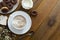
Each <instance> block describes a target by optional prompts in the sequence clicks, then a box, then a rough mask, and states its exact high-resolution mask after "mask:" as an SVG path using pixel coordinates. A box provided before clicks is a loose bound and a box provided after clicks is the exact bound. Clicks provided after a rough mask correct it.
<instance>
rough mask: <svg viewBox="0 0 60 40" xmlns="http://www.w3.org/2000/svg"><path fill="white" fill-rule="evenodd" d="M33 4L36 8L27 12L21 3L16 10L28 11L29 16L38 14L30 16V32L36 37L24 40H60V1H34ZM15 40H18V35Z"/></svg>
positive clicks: (26, 37)
mask: <svg viewBox="0 0 60 40" xmlns="http://www.w3.org/2000/svg"><path fill="white" fill-rule="evenodd" d="M33 2H34V7H33V8H32V9H30V10H25V9H23V8H22V7H21V1H20V5H19V6H18V8H17V9H16V10H15V11H17V10H23V11H26V12H27V13H28V14H29V15H30V14H32V13H33V12H34V11H35V12H36V13H37V14H38V15H37V16H32V15H30V16H31V19H32V27H31V29H30V31H29V32H31V31H33V32H34V35H32V36H25V37H24V38H22V40H60V0H33ZM7 15H8V14H7ZM29 32H28V33H29ZM23 36H24V35H23ZM19 37H21V36H19ZM15 40H18V35H17V37H16V39H15Z"/></svg>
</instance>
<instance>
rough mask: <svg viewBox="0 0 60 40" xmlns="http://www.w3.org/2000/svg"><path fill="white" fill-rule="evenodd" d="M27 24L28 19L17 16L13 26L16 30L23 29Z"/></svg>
mask: <svg viewBox="0 0 60 40" xmlns="http://www.w3.org/2000/svg"><path fill="white" fill-rule="evenodd" d="M25 24H26V19H25V18H24V17H23V16H20V15H19V16H16V17H15V18H14V19H13V22H12V25H13V26H14V27H15V28H22V27H24V26H25Z"/></svg>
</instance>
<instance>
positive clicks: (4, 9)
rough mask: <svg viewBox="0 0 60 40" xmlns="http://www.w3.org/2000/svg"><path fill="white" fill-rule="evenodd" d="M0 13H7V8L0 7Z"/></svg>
mask: <svg viewBox="0 0 60 40" xmlns="http://www.w3.org/2000/svg"><path fill="white" fill-rule="evenodd" d="M1 11H2V12H3V13H7V12H8V11H9V9H8V7H2V8H1Z"/></svg>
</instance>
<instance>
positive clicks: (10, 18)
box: [8, 11, 32, 34]
mask: <svg viewBox="0 0 60 40" xmlns="http://www.w3.org/2000/svg"><path fill="white" fill-rule="evenodd" d="M17 15H22V16H23V17H25V18H26V21H27V23H26V25H25V27H24V29H22V30H18V29H15V28H14V27H12V21H13V18H14V17H15V16H17ZM31 25H32V21H31V18H30V16H29V15H28V14H27V13H26V12H24V11H16V12H14V13H12V14H11V15H10V17H9V19H8V28H9V29H10V30H11V31H12V32H13V33H15V34H25V33H26V32H28V31H29V30H30V28H31Z"/></svg>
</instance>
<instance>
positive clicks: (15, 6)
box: [0, 0, 20, 14]
mask: <svg viewBox="0 0 60 40" xmlns="http://www.w3.org/2000/svg"><path fill="white" fill-rule="evenodd" d="M19 2H20V1H19V0H17V3H16V4H15V5H14V7H13V8H12V9H11V10H9V11H8V12H7V13H11V12H13V11H14V10H15V9H16V8H17V7H18V5H19ZM0 13H2V12H1V9H0ZM2 14H5V13H2Z"/></svg>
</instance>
